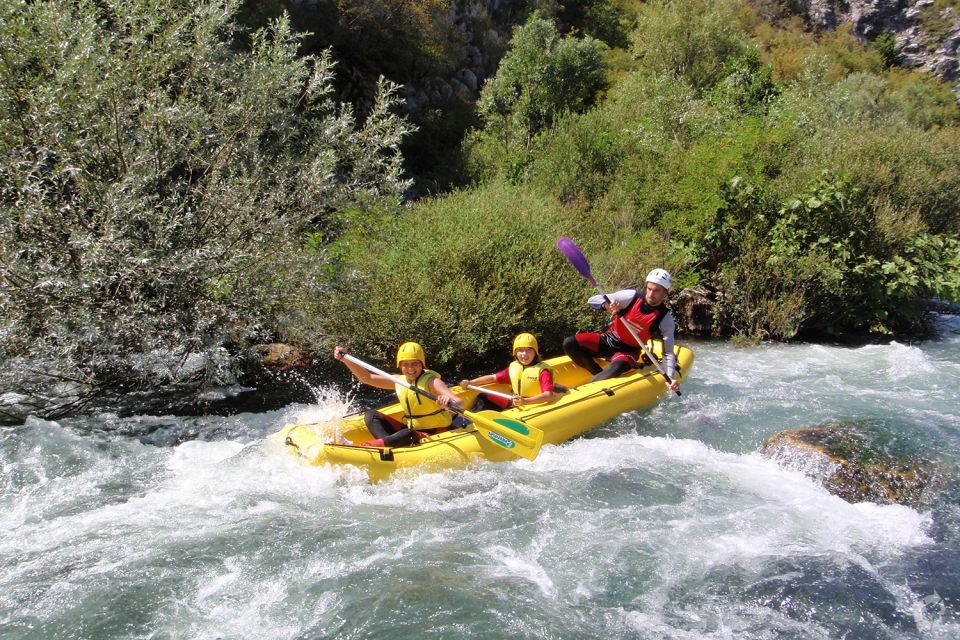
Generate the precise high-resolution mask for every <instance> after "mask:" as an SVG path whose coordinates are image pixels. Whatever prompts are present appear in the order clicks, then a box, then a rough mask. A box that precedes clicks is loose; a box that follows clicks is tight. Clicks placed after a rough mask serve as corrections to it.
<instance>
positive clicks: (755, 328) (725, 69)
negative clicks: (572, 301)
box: [474, 0, 960, 338]
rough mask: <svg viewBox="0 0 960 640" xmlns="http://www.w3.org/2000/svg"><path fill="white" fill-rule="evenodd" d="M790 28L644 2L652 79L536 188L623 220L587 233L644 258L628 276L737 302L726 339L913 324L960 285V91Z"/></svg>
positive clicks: (596, 112)
mask: <svg viewBox="0 0 960 640" xmlns="http://www.w3.org/2000/svg"><path fill="white" fill-rule="evenodd" d="M760 27H763V29H762V30H761V29H760ZM791 29H792V28H791V27H789V26H788V27H785V28H780V27H772V26H771V25H770V24H769V23H763V22H760V23H758V22H757V18H756V16H755V15H751V14H750V13H749V12H746V11H744V10H743V6H742V5H740V4H739V3H735V2H728V1H726V0H713V1H709V0H701V1H697V2H686V3H674V2H650V3H647V4H645V5H644V6H643V8H642V10H641V14H640V18H639V20H638V26H637V29H636V31H635V32H634V35H633V43H634V44H633V52H634V54H635V56H637V58H638V61H639V63H640V65H641V67H640V68H639V69H637V70H636V71H633V72H631V73H629V74H627V75H626V76H624V78H623V79H622V80H621V81H620V82H619V83H618V84H617V85H616V86H614V87H612V88H611V90H610V92H609V95H608V96H607V99H606V100H605V101H604V102H603V103H602V104H598V105H597V106H596V107H595V108H593V109H592V110H590V111H589V112H586V113H584V114H582V115H571V116H568V117H565V118H563V119H562V121H561V124H560V125H559V126H557V127H555V128H554V130H551V131H549V132H544V133H543V134H541V135H540V136H538V137H537V138H536V139H535V144H534V146H535V148H534V149H533V150H531V152H530V154H529V160H528V167H529V168H528V169H527V170H526V171H525V173H524V177H525V185H526V187H527V188H531V189H534V190H537V191H539V192H541V193H544V194H548V195H552V196H554V197H557V198H559V199H560V200H561V201H563V202H568V203H571V204H575V205H576V210H577V211H580V212H587V213H588V214H589V215H590V216H591V217H592V219H593V220H602V221H605V222H606V223H607V224H604V223H601V224H600V225H599V226H597V227H596V228H595V229H592V230H585V231H584V233H586V234H588V235H589V236H590V237H592V238H595V239H597V240H598V241H601V240H602V242H601V244H606V245H607V246H608V247H610V248H609V251H610V252H611V253H612V254H615V255H616V254H621V255H622V254H623V253H624V252H633V253H634V255H635V258H636V265H635V266H634V267H633V268H632V269H630V270H629V271H628V272H623V271H619V270H615V269H611V270H610V271H608V273H609V274H610V276H611V277H613V278H616V279H619V280H626V281H634V282H635V281H636V280H637V279H638V278H639V277H641V275H642V273H643V272H644V270H645V269H647V268H649V267H650V266H652V265H655V264H662V265H664V266H666V267H667V268H669V269H672V270H675V271H677V276H678V280H679V282H680V283H681V284H691V285H692V284H705V285H710V286H713V287H716V288H718V289H719V290H720V291H722V292H723V294H724V295H723V296H722V297H721V298H720V303H719V306H718V315H717V318H716V320H717V326H716V330H717V331H718V332H721V333H728V332H732V333H746V334H749V335H754V336H760V337H763V336H769V337H774V338H791V337H793V336H795V335H796V334H797V333H799V332H803V331H817V332H828V333H838V332H845V331H880V332H890V331H909V330H912V329H914V328H915V322H916V321H917V320H918V319H919V318H920V314H919V310H918V307H917V304H916V302H917V300H918V298H920V297H924V296H942V297H946V298H951V299H957V298H958V293H960V273H958V272H957V271H956V269H955V265H956V261H957V259H958V253H957V244H956V242H955V241H954V240H953V238H954V237H955V236H956V234H957V231H958V230H960V181H958V178H960V174H958V170H957V165H956V162H955V158H957V157H960V146H958V145H960V131H958V128H957V124H958V121H960V118H958V116H960V113H958V110H957V105H956V102H955V97H954V96H952V95H951V94H950V93H949V91H948V90H947V89H946V87H945V86H944V85H942V84H940V83H937V82H936V81H933V80H931V79H929V78H925V77H923V76H921V75H920V74H917V73H907V72H903V71H899V70H886V69H885V65H884V62H885V61H884V60H882V59H881V57H880V55H879V54H878V53H877V52H876V50H874V49H871V48H869V47H867V46H865V45H860V44H858V43H857V42H856V41H855V40H853V39H852V38H851V37H850V35H849V34H848V33H844V32H839V33H836V34H829V35H828V36H826V37H824V38H822V39H821V40H820V41H817V40H810V39H808V38H806V37H803V36H802V35H800V34H798V33H797V32H796V31H794V30H791ZM759 33H762V34H763V35H764V37H763V38H760V37H758V35H757V34H759ZM798 45H800V50H801V52H802V56H803V57H802V64H801V67H800V68H799V71H797V69H795V68H794V67H793V65H794V64H795V62H794V61H795V59H796V57H795V55H794V54H792V53H791V52H790V49H796V48H797V46H798ZM778 61H783V62H784V64H783V65H780V63H779V62H778ZM778 78H779V81H778V80H777V79H778ZM474 159H475V160H477V161H479V162H481V163H490V162H499V163H500V165H499V166H495V167H493V168H489V167H488V168H487V169H486V171H487V173H488V174H497V173H507V174H508V175H512V174H510V173H509V172H510V171H511V168H512V167H511V165H510V164H508V161H509V160H510V159H509V158H496V157H495V156H493V155H492V154H484V155H478V156H475V158H474ZM549 240H550V239H549V238H544V243H547V242H549ZM921 247H922V248H921Z"/></svg>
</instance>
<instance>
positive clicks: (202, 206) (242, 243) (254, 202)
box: [0, 0, 409, 375]
mask: <svg viewBox="0 0 960 640" xmlns="http://www.w3.org/2000/svg"><path fill="white" fill-rule="evenodd" d="M237 5H238V2H236V1H234V0H201V1H199V2H198V1H196V0H99V1H93V0H39V1H34V2H26V1H22V0H21V1H14V0H11V1H10V2H4V3H2V5H0V103H2V104H3V107H2V108H0V210H2V212H0V216H2V218H0V313H2V325H0V349H2V353H0V357H2V356H6V357H7V358H11V357H15V356H19V355H26V354H30V355H32V356H34V357H36V356H50V357H53V358H55V359H57V360H58V361H60V362H63V363H72V364H73V365H76V366H78V367H80V368H82V369H83V370H84V371H86V372H87V374H89V375H93V374H91V373H90V372H91V371H95V370H96V366H97V364H96V363H100V365H103V364H104V363H110V362H113V363H114V364H116V363H117V362H119V361H121V360H123V359H124V358H126V357H128V356H129V354H131V353H148V352H151V351H152V352H158V351H163V352H170V353H173V354H186V353H190V352H191V351H197V350H202V349H204V348H207V347H209V346H211V345H217V344H221V343H222V342H223V341H224V340H225V339H226V337H227V336H228V335H229V336H230V337H233V338H237V337H241V338H246V337H250V336H253V335H255V334H257V333H261V334H264V333H277V332H282V329H283V323H284V322H285V320H284V318H285V316H284V313H285V309H286V308H288V307H289V306H290V303H291V301H292V299H293V298H295V297H296V296H309V295H312V294H313V293H316V290H317V288H322V287H323V286H324V283H323V276H322V273H323V268H324V265H323V252H322V247H323V244H324V242H325V240H326V239H328V234H329V233H331V226H330V225H329V220H330V219H331V218H332V217H334V216H336V215H337V212H339V211H343V210H348V209H349V210H356V209H362V208H363V207H365V206H378V207H382V206H384V205H385V203H386V205H387V206H392V205H393V204H396V203H398V202H399V198H400V194H401V193H402V191H403V190H404V189H405V188H406V186H407V183H406V182H405V181H404V180H403V179H402V177H401V165H400V162H401V158H400V156H399V153H398V147H399V143H400V141H401V138H402V137H403V136H404V135H405V134H406V133H407V132H408V129H409V127H408V126H407V124H406V123H405V122H404V121H403V120H402V119H400V118H399V117H398V116H396V115H394V113H393V107H394V106H395V103H396V96H395V94H394V87H393V86H391V85H389V84H388V83H386V82H384V81H382V80H381V82H380V84H379V87H378V97H377V100H376V102H375V105H374V107H373V109H372V112H371V113H368V114H363V117H362V118H359V117H357V116H356V115H355V114H354V113H352V111H350V110H349V109H347V108H345V107H343V106H342V105H340V104H338V103H337V101H336V100H335V98H334V95H333V89H332V80H333V66H334V65H333V61H332V60H331V58H330V57H329V55H327V54H324V55H321V56H318V57H309V56H307V57H303V56H298V54H297V46H298V41H297V39H296V38H295V37H294V36H293V35H292V34H291V31H290V28H289V26H288V23H287V21H286V20H285V19H280V20H277V21H275V22H274V23H272V24H271V25H270V26H269V28H266V29H262V30H259V31H257V32H255V33H241V32H239V31H238V28H237V27H236V24H235V22H234V15H235V13H236V10H237ZM308 236H309V237H310V238H311V241H310V242H307V238H308ZM317 238H320V239H321V241H320V242H319V243H318V242H317Z"/></svg>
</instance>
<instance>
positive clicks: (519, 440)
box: [463, 411, 543, 460]
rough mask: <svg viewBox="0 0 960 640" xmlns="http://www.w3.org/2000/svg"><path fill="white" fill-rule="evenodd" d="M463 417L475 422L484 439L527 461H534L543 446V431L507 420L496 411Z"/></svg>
mask: <svg viewBox="0 0 960 640" xmlns="http://www.w3.org/2000/svg"><path fill="white" fill-rule="evenodd" d="M463 415H464V416H465V417H466V418H468V419H470V420H472V421H473V426H474V427H476V429H477V431H479V432H480V433H481V434H482V435H483V437H485V438H486V439H487V440H489V441H490V442H492V443H494V444H496V445H498V446H501V447H503V448H504V449H509V450H510V452H511V453H515V454H517V455H518V456H520V457H523V458H526V459H527V460H533V459H534V458H536V457H537V454H538V453H540V447H541V446H542V445H543V430H542V429H537V428H536V427H530V426H527V425H525V424H523V423H522V422H518V421H517V420H511V419H510V418H505V417H503V416H502V415H501V414H499V413H497V412H496V411H480V412H478V413H474V412H472V411H464V412H463Z"/></svg>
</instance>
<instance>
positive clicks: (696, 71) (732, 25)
mask: <svg viewBox="0 0 960 640" xmlns="http://www.w3.org/2000/svg"><path fill="white" fill-rule="evenodd" d="M742 18H743V13H742V9H741V6H740V3H739V2H736V0H686V1H684V2H672V1H671V0H654V1H653V2H648V3H646V4H644V5H643V7H642V8H641V10H640V13H639V16H638V20H637V25H636V27H635V29H634V31H633V43H632V48H631V50H632V51H633V54H634V56H635V57H637V58H639V59H640V60H641V61H642V63H643V65H644V67H645V68H646V69H648V70H650V71H652V72H655V73H663V72H667V73H675V74H677V75H679V76H681V77H683V78H684V79H685V80H686V81H687V82H689V83H690V85H691V86H692V87H694V88H695V89H697V90H698V91H700V90H704V89H708V88H710V87H712V86H713V85H714V84H716V83H717V81H718V80H720V78H722V77H723V75H724V74H723V70H724V66H725V64H726V62H727V60H729V59H730V58H732V57H736V56H738V55H740V54H741V53H743V51H744V50H745V49H746V47H747V44H748V42H749V40H748V34H747V32H746V29H745V27H744V26H743V21H742Z"/></svg>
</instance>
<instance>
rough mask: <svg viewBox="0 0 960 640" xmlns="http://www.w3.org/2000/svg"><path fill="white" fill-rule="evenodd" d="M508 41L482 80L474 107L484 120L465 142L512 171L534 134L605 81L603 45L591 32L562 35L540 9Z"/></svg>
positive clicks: (585, 101)
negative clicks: (496, 65) (492, 72)
mask: <svg viewBox="0 0 960 640" xmlns="http://www.w3.org/2000/svg"><path fill="white" fill-rule="evenodd" d="M510 44H511V46H510V50H509V51H508V52H507V54H506V55H505V56H504V57H503V60H502V61H501V62H500V68H499V70H498V71H497V74H496V76H494V77H493V78H492V79H490V80H489V81H488V82H487V84H486V85H484V88H483V91H482V93H481V95H480V103H479V105H478V108H479V111H480V114H481V116H482V117H483V120H484V123H485V126H484V129H483V131H482V132H480V133H478V135H477V136H475V137H474V138H473V139H472V140H471V141H470V142H469V144H470V145H471V146H473V154H474V155H475V156H480V157H481V158H482V159H481V160H479V161H478V164H483V165H485V166H490V165H491V164H504V163H506V164H508V165H509V166H510V167H511V171H510V173H511V174H512V175H514V176H516V175H517V174H518V172H520V171H521V169H522V167H523V165H524V163H525V162H526V161H527V160H528V158H529V151H530V145H531V142H532V140H533V138H534V136H536V135H537V134H538V133H540V132H542V131H544V130H545V129H549V128H552V127H553V125H554V124H555V123H556V122H557V120H558V119H559V118H560V117H562V116H563V115H564V114H566V113H582V112H583V111H585V110H586V109H587V108H588V107H590V106H591V105H592V104H593V102H594V100H595V99H596V97H597V94H598V93H599V92H600V91H601V90H602V89H603V88H604V87H605V84H606V80H605V66H604V62H603V51H604V49H605V46H604V45H603V43H601V42H600V41H598V40H594V39H593V38H590V37H586V38H582V39H581V38H575V37H571V36H567V37H561V35H560V33H559V32H558V31H557V28H556V25H554V23H553V22H552V21H550V20H548V19H546V18H543V17H541V15H540V14H539V13H534V14H533V15H531V16H530V18H529V19H528V20H527V22H526V23H525V24H524V25H523V26H522V27H518V28H517V29H516V31H515V32H514V34H513V38H512V40H511V41H510ZM487 158H490V159H491V160H492V162H491V160H487ZM481 173H482V172H481Z"/></svg>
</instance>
